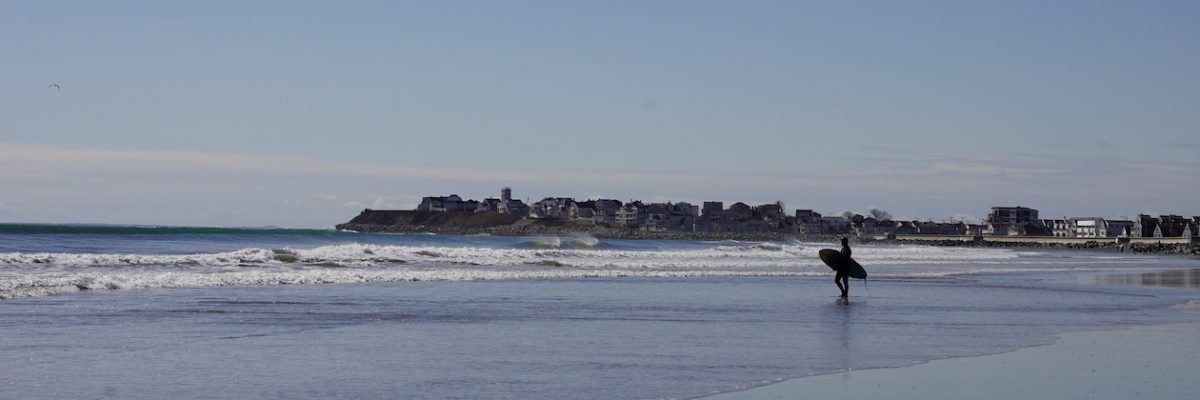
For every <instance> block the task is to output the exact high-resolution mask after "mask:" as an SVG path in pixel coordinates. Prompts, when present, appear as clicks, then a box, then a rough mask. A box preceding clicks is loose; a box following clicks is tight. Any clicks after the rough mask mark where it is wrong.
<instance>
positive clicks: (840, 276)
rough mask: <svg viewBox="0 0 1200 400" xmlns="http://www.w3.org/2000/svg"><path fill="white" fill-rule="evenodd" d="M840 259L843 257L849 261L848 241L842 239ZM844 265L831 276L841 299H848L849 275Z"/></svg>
mask: <svg viewBox="0 0 1200 400" xmlns="http://www.w3.org/2000/svg"><path fill="white" fill-rule="evenodd" d="M842 257H845V258H844V260H846V261H847V262H849V261H850V239H847V238H842ZM845 264H846V263H843V264H842V268H838V269H837V273H836V274H834V275H833V283H836V284H837V287H838V289H840V290H841V291H842V298H843V299H845V298H849V297H850V274H849V272H848V271H847V269H849V268H847V266H846V265H845Z"/></svg>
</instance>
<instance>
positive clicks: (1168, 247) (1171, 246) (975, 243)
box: [874, 239, 1200, 256]
mask: <svg viewBox="0 0 1200 400" xmlns="http://www.w3.org/2000/svg"><path fill="white" fill-rule="evenodd" d="M874 242H875V243H892V244H909V245H925V246H948V247H988V248H1042V249H1065V250H1108V251H1116V252H1132V253H1154V254H1182V255H1193V256H1194V255H1200V246H1194V245H1188V244H1183V243H1125V244H1119V243H1116V241H1113V240H1108V241H1088V242H1083V243H1054V242H1006V241H990V240H986V239H984V240H895V239H893V240H876V241H874Z"/></svg>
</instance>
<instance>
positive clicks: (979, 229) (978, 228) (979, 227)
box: [966, 224, 985, 236]
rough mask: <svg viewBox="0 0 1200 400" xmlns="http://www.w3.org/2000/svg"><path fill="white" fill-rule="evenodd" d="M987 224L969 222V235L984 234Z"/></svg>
mask: <svg viewBox="0 0 1200 400" xmlns="http://www.w3.org/2000/svg"><path fill="white" fill-rule="evenodd" d="M984 229H985V226H984V225H983V224H967V233H966V234H967V235H971V236H983V231H984Z"/></svg>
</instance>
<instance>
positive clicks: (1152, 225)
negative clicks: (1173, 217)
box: [1132, 214, 1162, 237]
mask: <svg viewBox="0 0 1200 400" xmlns="http://www.w3.org/2000/svg"><path fill="white" fill-rule="evenodd" d="M1157 230H1158V218H1154V217H1151V216H1149V215H1146V214H1138V219H1137V221H1134V224H1133V232H1132V233H1133V237H1155V236H1154V232H1155V231H1157ZM1158 237H1162V236H1158Z"/></svg>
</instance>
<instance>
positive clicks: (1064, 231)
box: [1042, 219, 1074, 237]
mask: <svg viewBox="0 0 1200 400" xmlns="http://www.w3.org/2000/svg"><path fill="white" fill-rule="evenodd" d="M1042 226H1045V227H1046V229H1049V230H1050V236H1054V237H1072V236H1073V235H1074V232H1072V231H1071V222H1070V221H1068V220H1066V219H1043V220H1042Z"/></svg>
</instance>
